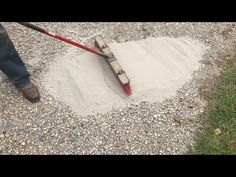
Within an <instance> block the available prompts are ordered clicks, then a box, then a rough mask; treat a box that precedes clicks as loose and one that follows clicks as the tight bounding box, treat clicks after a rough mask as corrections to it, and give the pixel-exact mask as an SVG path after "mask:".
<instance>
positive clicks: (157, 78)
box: [45, 37, 204, 115]
mask: <svg viewBox="0 0 236 177" xmlns="http://www.w3.org/2000/svg"><path fill="white" fill-rule="evenodd" d="M109 46H110V48H111V49H112V51H113V53H114V54H115V56H116V58H117V59H118V61H119V63H120V64H121V66H122V67H123V69H124V70H125V71H126V73H127V75H128V77H129V78H130V81H131V87H132V93H133V94H132V96H131V97H126V96H125V95H124V93H123V91H122V89H121V86H120V85H119V83H118V82H117V80H116V78H115V77H114V76H113V73H112V72H111V70H110V68H109V66H108V65H107V64H106V62H105V61H104V59H103V58H99V57H98V56H96V55H94V54H91V53H86V52H85V53H84V54H83V55H81V54H78V51H79V50H80V49H78V48H75V47H71V48H70V49H69V50H68V52H67V54H66V55H64V56H62V57H61V58H57V62H56V63H53V64H52V65H51V66H50V68H49V72H48V73H47V74H46V75H47V76H46V77H45V79H46V85H45V86H46V89H48V91H49V92H50V93H51V94H52V95H53V96H54V97H55V98H57V99H59V100H60V101H62V102H64V103H65V104H67V105H69V106H70V107H71V109H72V110H73V111H75V112H77V113H78V114H80V115H87V114H96V113H105V112H107V111H110V110H111V109H112V108H119V107H120V108H122V107H124V106H126V105H128V104H131V103H139V102H141V101H144V100H145V101H149V102H156V101H161V100H163V99H165V98H169V97H171V96H173V95H175V93H176V91H177V90H178V89H179V88H180V87H181V86H182V85H183V84H184V83H185V82H187V81H189V80H190V79H191V77H192V73H193V71H195V70H197V69H198V66H199V60H201V59H202V55H203V54H204V46H203V44H201V43H200V42H199V41H196V40H193V39H190V38H168V37H161V38H149V39H145V40H140V41H130V42H126V43H119V44H110V45H109Z"/></svg>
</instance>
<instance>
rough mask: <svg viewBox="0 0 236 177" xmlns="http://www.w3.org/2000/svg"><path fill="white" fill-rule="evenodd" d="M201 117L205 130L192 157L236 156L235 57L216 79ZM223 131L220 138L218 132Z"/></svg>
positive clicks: (198, 138) (201, 133)
mask: <svg viewBox="0 0 236 177" xmlns="http://www.w3.org/2000/svg"><path fill="white" fill-rule="evenodd" d="M208 94H209V105H208V108H207V110H206V112H205V113H204V114H203V115H202V117H201V118H202V120H203V122H204V124H203V129H202V130H201V132H199V133H198V134H197V136H196V145H195V147H194V148H193V149H192V150H191V153H192V154H210V155H211V154H216V155H225V154H229V155H230V154H236V57H235V58H234V59H232V61H231V62H230V66H229V68H228V69H227V70H226V71H225V72H224V73H223V74H222V75H221V76H220V77H219V79H217V82H216V84H215V85H214V89H213V90H212V92H211V93H208ZM216 128H219V129H220V130H221V134H220V135H216V134H215V132H214V131H215V129H216Z"/></svg>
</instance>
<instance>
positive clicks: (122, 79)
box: [95, 36, 130, 85]
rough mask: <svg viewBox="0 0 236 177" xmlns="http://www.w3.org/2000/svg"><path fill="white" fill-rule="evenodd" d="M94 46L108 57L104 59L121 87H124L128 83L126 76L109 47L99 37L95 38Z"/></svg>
mask: <svg viewBox="0 0 236 177" xmlns="http://www.w3.org/2000/svg"><path fill="white" fill-rule="evenodd" d="M95 46H96V47H97V48H98V49H99V50H100V51H101V52H103V53H104V54H105V55H107V56H109V57H108V58H106V61H107V63H108V64H109V66H110V67H111V69H112V70H113V72H114V74H115V75H116V77H117V78H118V80H119V81H120V82H121V84H122V85H126V84H129V83H130V80H129V78H128V76H127V75H126V73H125V71H124V70H123V69H122V67H121V66H120V64H119V63H118V61H117V59H116V58H115V56H114V54H113V53H112V51H111V50H110V48H109V46H108V45H107V44H106V43H105V42H104V41H103V39H102V37H101V36H96V37H95Z"/></svg>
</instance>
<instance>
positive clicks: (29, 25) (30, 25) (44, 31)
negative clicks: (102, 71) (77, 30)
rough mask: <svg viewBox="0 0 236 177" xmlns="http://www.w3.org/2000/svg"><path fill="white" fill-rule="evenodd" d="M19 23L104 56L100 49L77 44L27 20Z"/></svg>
mask: <svg viewBox="0 0 236 177" xmlns="http://www.w3.org/2000/svg"><path fill="white" fill-rule="evenodd" d="M19 24H21V25H23V26H25V27H28V28H31V29H33V30H35V31H38V32H40V33H43V34H46V35H48V36H51V37H53V38H56V39H59V40H61V41H64V42H66V43H69V44H71V45H74V46H76V47H79V48H81V49H84V50H86V51H89V52H91V53H94V54H96V55H99V56H102V57H106V55H104V54H103V53H102V52H100V51H97V50H95V49H92V48H90V47H87V46H85V45H82V44H79V43H77V42H75V41H72V40H71V39H67V38H65V37H63V36H60V35H58V34H55V33H52V32H50V31H47V30H45V29H43V28H41V27H38V26H36V25H34V24H31V23H29V22H19Z"/></svg>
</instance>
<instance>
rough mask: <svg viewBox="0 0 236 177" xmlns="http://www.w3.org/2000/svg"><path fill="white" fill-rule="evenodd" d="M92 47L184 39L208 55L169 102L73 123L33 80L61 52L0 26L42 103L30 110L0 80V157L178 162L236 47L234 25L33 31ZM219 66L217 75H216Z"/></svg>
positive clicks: (60, 47)
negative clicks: (172, 157)
mask: <svg viewBox="0 0 236 177" xmlns="http://www.w3.org/2000/svg"><path fill="white" fill-rule="evenodd" d="M37 24H38V25H40V26H42V27H47V29H49V30H51V31H53V32H56V33H60V34H63V35H65V36H66V37H70V38H71V39H74V40H76V41H78V42H84V43H86V44H87V45H93V43H92V42H93V40H92V38H93V37H94V36H95V35H98V34H101V35H102V36H103V38H104V39H105V40H106V41H108V42H115V41H116V42H125V41H130V40H139V39H145V38H147V37H159V36H167V37H184V36H187V37H191V38H193V39H198V40H200V41H201V42H203V43H204V44H205V45H206V46H208V47H209V49H208V51H207V53H206V55H205V56H204V60H203V61H202V67H201V69H199V70H198V71H196V72H194V76H193V80H192V81H191V82H189V83H186V84H185V85H184V86H183V88H181V89H180V90H178V92H177V94H176V96H175V97H172V98H171V99H168V100H164V101H163V102H160V103H154V104H150V103H148V102H142V103H141V104H139V105H131V106H129V107H127V108H125V109H119V110H113V111H112V112H109V113H106V114H99V115H96V116H87V117H81V116H77V115H76V114H75V113H73V112H72V111H71V110H70V109H69V108H68V107H67V106H66V105H64V104H62V103H60V102H58V101H57V100H55V99H54V98H53V97H52V96H51V95H49V94H48V93H47V92H46V91H45V89H44V86H43V85H44V83H42V82H41V78H42V77H43V76H44V73H45V72H46V71H47V67H48V65H49V64H50V63H51V62H53V61H54V60H55V58H56V57H58V56H62V55H63V54H64V53H65V52H66V51H67V49H68V47H69V46H68V45H67V44H65V43H62V42H59V41H57V40H55V39H52V38H49V37H47V36H43V35H42V34H39V33H37V32H33V31H31V30H28V29H26V28H24V27H21V26H19V25H17V24H15V23H3V25H4V26H5V27H6V28H7V30H8V32H9V35H10V36H11V38H12V40H13V42H14V43H15V45H16V47H17V49H18V51H19V53H20V55H21V56H22V58H23V60H24V62H25V63H26V65H27V67H28V69H29V72H30V73H31V76H32V78H33V79H34V80H35V82H36V83H37V84H38V86H39V88H40V91H41V94H42V101H41V102H40V103H39V104H31V103H29V102H28V101H26V100H24V99H22V96H21V94H20V93H19V92H18V91H17V90H16V89H15V88H14V87H13V86H12V85H11V83H10V82H9V81H8V80H7V79H6V78H5V76H4V75H3V74H1V75H0V82H1V87H0V101H1V102H0V152H1V153H2V154H183V153H186V152H187V151H188V147H189V146H191V145H193V143H194V139H193V137H194V135H195V132H196V130H197V129H198V128H199V127H200V126H201V122H200V121H199V119H198V115H199V114H200V113H201V112H203V111H204V108H205V107H206V105H207V104H206V103H207V101H206V99H205V97H204V92H205V90H207V89H208V88H210V87H208V84H209V83H210V82H209V81H211V80H212V78H214V76H216V75H218V74H219V73H220V71H221V69H222V68H223V67H224V61H225V60H227V59H228V58H230V57H231V55H233V53H234V50H233V49H235V47H236V41H235V39H236V28H235V26H236V23H37ZM218 66H220V68H219V67H218Z"/></svg>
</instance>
